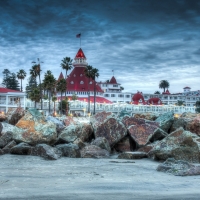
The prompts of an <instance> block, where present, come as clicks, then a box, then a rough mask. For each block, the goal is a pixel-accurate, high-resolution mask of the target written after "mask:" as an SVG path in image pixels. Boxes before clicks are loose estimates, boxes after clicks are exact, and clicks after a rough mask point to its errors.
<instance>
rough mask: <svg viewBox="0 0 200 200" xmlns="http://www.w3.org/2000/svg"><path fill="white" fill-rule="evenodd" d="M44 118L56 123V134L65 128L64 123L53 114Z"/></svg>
mask: <svg viewBox="0 0 200 200" xmlns="http://www.w3.org/2000/svg"><path fill="white" fill-rule="evenodd" d="M46 120H47V121H50V122H53V123H54V124H55V125H56V131H57V133H58V134H60V133H61V132H62V130H63V129H64V128H65V125H64V123H63V122H62V121H60V120H59V119H57V118H55V117H53V116H48V117H46Z"/></svg>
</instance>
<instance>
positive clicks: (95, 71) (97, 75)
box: [92, 68, 99, 115]
mask: <svg viewBox="0 0 200 200" xmlns="http://www.w3.org/2000/svg"><path fill="white" fill-rule="evenodd" d="M98 77H99V70H98V69H96V68H93V69H92V80H94V115H95V104H96V81H95V79H96V78H98Z"/></svg>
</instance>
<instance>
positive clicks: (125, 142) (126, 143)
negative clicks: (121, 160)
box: [113, 135, 137, 152]
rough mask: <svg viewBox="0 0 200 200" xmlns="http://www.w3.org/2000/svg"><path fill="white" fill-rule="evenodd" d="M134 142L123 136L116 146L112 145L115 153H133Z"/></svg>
mask: <svg viewBox="0 0 200 200" xmlns="http://www.w3.org/2000/svg"><path fill="white" fill-rule="evenodd" d="M136 147H137V146H136V143H135V141H134V140H133V139H132V138H131V137H130V136H129V135H127V136H125V137H124V138H123V139H121V140H120V141H119V142H118V143H117V144H115V145H114V147H113V148H114V149H115V150H116V151H117V152H125V151H134V150H135V149H136Z"/></svg>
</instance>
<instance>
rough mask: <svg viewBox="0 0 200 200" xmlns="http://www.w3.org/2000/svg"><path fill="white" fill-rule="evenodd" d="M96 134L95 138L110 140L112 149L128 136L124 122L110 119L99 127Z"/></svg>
mask: <svg viewBox="0 0 200 200" xmlns="http://www.w3.org/2000/svg"><path fill="white" fill-rule="evenodd" d="M94 134H95V138H97V137H105V138H106V139H107V140H108V142H109V144H110V147H113V146H114V145H115V144H116V143H117V142H118V141H120V140H121V139H122V138H124V137H125V136H126V134H127V130H126V128H125V126H124V124H122V122H120V121H118V120H117V119H115V118H108V119H107V120H105V121H104V122H103V123H102V124H101V125H99V126H98V127H97V129H96V132H94Z"/></svg>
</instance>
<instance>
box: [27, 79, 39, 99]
mask: <svg viewBox="0 0 200 200" xmlns="http://www.w3.org/2000/svg"><path fill="white" fill-rule="evenodd" d="M36 87H37V81H36V78H35V77H33V76H30V77H29V78H28V84H27V85H26V94H27V96H28V97H29V94H30V92H31V91H32V90H33V88H36Z"/></svg>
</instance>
